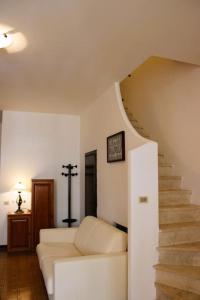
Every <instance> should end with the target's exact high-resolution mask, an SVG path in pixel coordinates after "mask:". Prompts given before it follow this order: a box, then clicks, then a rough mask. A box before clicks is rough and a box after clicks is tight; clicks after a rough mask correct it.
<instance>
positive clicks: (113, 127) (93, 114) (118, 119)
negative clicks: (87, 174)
mask: <svg viewBox="0 0 200 300" xmlns="http://www.w3.org/2000/svg"><path fill="white" fill-rule="evenodd" d="M122 130H125V144H126V161H122V162H116V163H107V156H106V155H107V150H106V147H107V144H106V138H107V137H108V136H110V135H112V134H114V133H117V132H119V131H122ZM142 143H144V141H142V140H140V139H139V138H138V139H137V138H136V139H134V138H133V136H132V132H131V131H130V130H129V129H128V126H127V125H126V124H125V123H124V120H123V118H122V115H121V113H120V110H119V107H118V104H117V100H116V92H115V86H114V85H112V86H111V87H110V88H109V89H108V90H107V91H106V92H105V93H104V94H103V95H102V96H101V97H99V98H98V99H97V100H96V101H94V103H93V104H92V105H91V106H90V107H89V108H88V109H87V110H86V111H85V112H84V113H83V114H82V115H81V166H82V189H81V190H82V192H81V194H82V196H83V198H82V214H84V155H85V153H86V152H89V151H92V150H97V199H98V203H97V205H98V207H97V213H98V216H99V217H102V218H103V219H106V220H108V221H109V222H111V223H112V222H118V223H120V224H122V225H124V226H127V225H128V161H127V153H128V151H129V150H130V149H132V148H135V147H137V146H139V145H141V144H142Z"/></svg>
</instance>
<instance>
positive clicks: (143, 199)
mask: <svg viewBox="0 0 200 300" xmlns="http://www.w3.org/2000/svg"><path fill="white" fill-rule="evenodd" d="M139 202H140V203H147V202H148V197H147V196H140V197H139Z"/></svg>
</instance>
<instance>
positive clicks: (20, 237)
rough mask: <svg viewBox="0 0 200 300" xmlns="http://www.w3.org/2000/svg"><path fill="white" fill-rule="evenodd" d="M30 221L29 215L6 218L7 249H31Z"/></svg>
mask: <svg viewBox="0 0 200 300" xmlns="http://www.w3.org/2000/svg"><path fill="white" fill-rule="evenodd" d="M30 226H31V222H30V218H29V217H25V216H21V217H20V216H17V217H14V218H8V251H23V250H30V249H31V236H30V234H31V228H30Z"/></svg>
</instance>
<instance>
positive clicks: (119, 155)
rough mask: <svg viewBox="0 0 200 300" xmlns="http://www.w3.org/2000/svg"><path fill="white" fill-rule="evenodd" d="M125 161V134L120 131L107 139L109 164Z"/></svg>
mask: <svg viewBox="0 0 200 300" xmlns="http://www.w3.org/2000/svg"><path fill="white" fill-rule="evenodd" d="M124 160H125V132H124V131H120V132H118V133H115V134H113V135H111V136H109V137H107V162H108V163H112V162H118V161H124Z"/></svg>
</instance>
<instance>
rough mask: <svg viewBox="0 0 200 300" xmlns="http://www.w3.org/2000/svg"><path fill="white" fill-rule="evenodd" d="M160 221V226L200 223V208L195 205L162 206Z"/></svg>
mask: <svg viewBox="0 0 200 300" xmlns="http://www.w3.org/2000/svg"><path fill="white" fill-rule="evenodd" d="M159 221H160V224H171V223H179V222H198V221H200V206H199V205H194V204H189V205H176V206H175V205H174V206H173V207H172V206H160V209H159Z"/></svg>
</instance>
